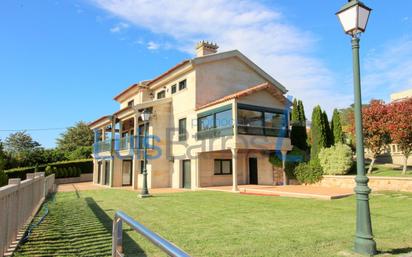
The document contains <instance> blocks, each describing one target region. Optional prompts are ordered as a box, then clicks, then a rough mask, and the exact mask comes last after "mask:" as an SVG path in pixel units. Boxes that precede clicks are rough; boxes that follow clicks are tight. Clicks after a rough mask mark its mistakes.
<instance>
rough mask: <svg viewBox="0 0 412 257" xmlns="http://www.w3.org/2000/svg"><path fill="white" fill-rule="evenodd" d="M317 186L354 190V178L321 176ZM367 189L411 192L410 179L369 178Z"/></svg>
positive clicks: (411, 179)
mask: <svg viewBox="0 0 412 257" xmlns="http://www.w3.org/2000/svg"><path fill="white" fill-rule="evenodd" d="M316 185H318V186H324V187H339V188H354V187H355V176H323V179H322V181H320V182H319V183H317V184H316ZM369 187H370V188H371V189H372V191H384V190H391V191H406V192H412V177H410V178H405V177H375V176H370V177H369Z"/></svg>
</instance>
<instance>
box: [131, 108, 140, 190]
mask: <svg viewBox="0 0 412 257" xmlns="http://www.w3.org/2000/svg"><path fill="white" fill-rule="evenodd" d="M138 121H139V115H138V114H136V115H135V116H134V119H133V131H134V132H133V133H134V134H133V136H134V137H133V139H132V140H133V175H132V188H133V189H137V188H138V186H137V176H138V174H139V170H140V159H139V158H140V154H138V151H139V150H138V147H139V141H138V136H139V123H138Z"/></svg>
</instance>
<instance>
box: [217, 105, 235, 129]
mask: <svg viewBox="0 0 412 257" xmlns="http://www.w3.org/2000/svg"><path fill="white" fill-rule="evenodd" d="M215 115H216V118H215V127H216V128H227V127H231V126H232V110H231V109H230V110H226V111H223V112H218V113H216V114H215Z"/></svg>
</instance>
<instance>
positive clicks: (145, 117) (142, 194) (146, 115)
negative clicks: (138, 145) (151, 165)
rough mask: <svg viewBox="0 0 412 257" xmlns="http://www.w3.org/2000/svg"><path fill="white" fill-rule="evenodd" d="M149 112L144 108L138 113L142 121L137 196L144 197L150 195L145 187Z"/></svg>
mask: <svg viewBox="0 0 412 257" xmlns="http://www.w3.org/2000/svg"><path fill="white" fill-rule="evenodd" d="M150 116H151V113H150V112H149V110H147V109H144V110H143V112H142V113H141V114H140V117H141V118H142V121H143V130H144V131H143V133H144V137H143V186H142V191H141V192H140V195H139V197H140V198H145V197H149V196H151V195H150V194H149V189H148V188H147V123H148V122H149V120H150Z"/></svg>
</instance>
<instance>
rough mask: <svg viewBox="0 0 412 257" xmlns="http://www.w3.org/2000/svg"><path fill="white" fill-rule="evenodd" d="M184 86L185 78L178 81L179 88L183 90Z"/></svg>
mask: <svg viewBox="0 0 412 257" xmlns="http://www.w3.org/2000/svg"><path fill="white" fill-rule="evenodd" d="M185 88H186V80H182V81H180V82H179V90H183V89H185Z"/></svg>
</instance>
